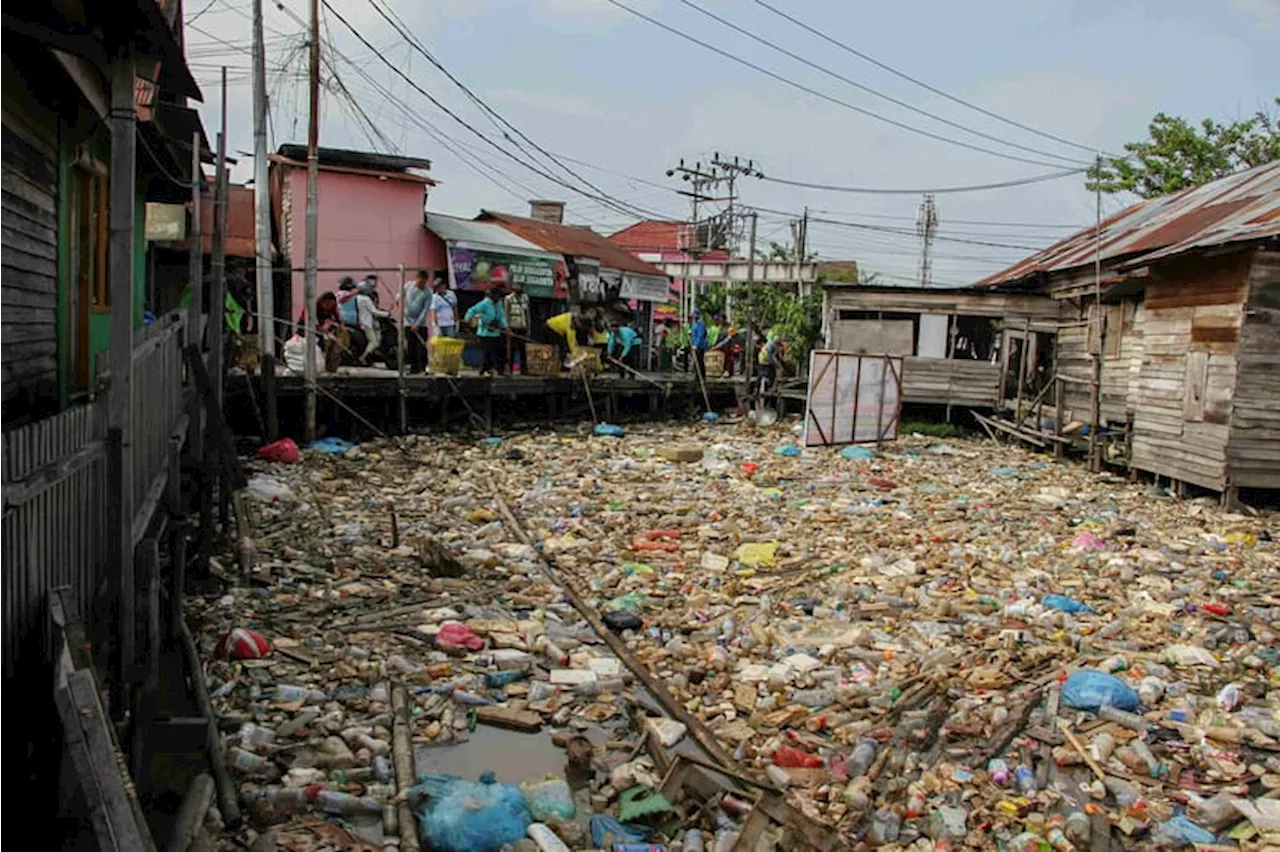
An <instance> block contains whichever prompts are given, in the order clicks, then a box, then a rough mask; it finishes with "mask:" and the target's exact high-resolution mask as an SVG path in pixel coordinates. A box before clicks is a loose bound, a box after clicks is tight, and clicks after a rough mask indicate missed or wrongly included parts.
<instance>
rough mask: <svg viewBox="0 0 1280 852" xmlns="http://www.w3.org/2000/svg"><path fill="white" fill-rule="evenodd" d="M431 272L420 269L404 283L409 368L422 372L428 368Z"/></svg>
mask: <svg viewBox="0 0 1280 852" xmlns="http://www.w3.org/2000/svg"><path fill="white" fill-rule="evenodd" d="M431 290H432V288H431V274H430V273H429V272H427V270H425V269H419V270H418V277H417V278H415V279H413V280H412V281H410V282H409V283H407V284H405V285H404V292H403V293H401V294H400V298H401V299H403V300H404V301H403V308H402V309H403V310H404V346H405V355H406V361H407V362H408V370H409V372H410V373H421V372H423V371H424V370H426V369H427V344H426V340H427V308H428V306H430V304H431V297H432V295H433V294H432V292H431Z"/></svg>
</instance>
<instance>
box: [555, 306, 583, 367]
mask: <svg viewBox="0 0 1280 852" xmlns="http://www.w3.org/2000/svg"><path fill="white" fill-rule="evenodd" d="M592 317H593V312H592V311H591V310H590V309H588V310H587V311H585V312H584V313H581V314H575V313H574V312H573V311H565V312H564V313H559V314H555V315H554V316H552V317H550V318H549V319H548V320H547V322H546V325H545V329H546V330H545V334H544V339H545V340H546V341H547V342H548V343H551V344H553V345H554V346H555V347H556V348H558V349H559V350H560V360H561V361H562V362H563V361H565V360H566V359H569V360H571V359H573V358H575V357H577V355H578V349H579V347H582V346H587V345H589V344H590V342H591V327H592V323H593V319H592Z"/></svg>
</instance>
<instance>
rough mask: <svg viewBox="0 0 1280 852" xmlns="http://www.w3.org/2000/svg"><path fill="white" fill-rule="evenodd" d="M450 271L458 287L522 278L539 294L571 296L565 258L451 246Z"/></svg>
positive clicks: (533, 293)
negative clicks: (557, 258) (558, 258)
mask: <svg viewBox="0 0 1280 852" xmlns="http://www.w3.org/2000/svg"><path fill="white" fill-rule="evenodd" d="M449 273H450V277H451V278H452V279H453V286H454V289H457V290H481V291H483V290H488V289H489V288H490V287H493V286H501V287H506V286H508V285H510V284H511V283H512V282H515V281H519V282H520V283H521V284H523V285H524V289H525V292H526V293H528V294H529V295H530V296H536V297H540V298H555V299H567V298H569V267H568V265H567V264H565V262H564V261H563V260H552V259H551V258H546V257H528V256H522V255H517V254H505V253H501V252H490V251H480V250H478V249H467V248H458V247H457V246H449Z"/></svg>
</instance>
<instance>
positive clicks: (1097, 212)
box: [1089, 153, 1106, 473]
mask: <svg viewBox="0 0 1280 852" xmlns="http://www.w3.org/2000/svg"><path fill="white" fill-rule="evenodd" d="M1094 175H1095V181H1094V188H1093V189H1094V229H1093V311H1094V316H1095V317H1096V321H1097V323H1098V343H1097V347H1098V348H1097V349H1096V350H1095V351H1093V352H1091V353H1090V355H1091V356H1092V359H1093V363H1092V364H1091V365H1090V366H1091V367H1092V373H1093V375H1092V376H1091V381H1090V390H1091V391H1092V393H1091V394H1090V395H1091V396H1092V397H1093V399H1092V400H1091V403H1092V404H1091V406H1090V411H1089V467H1090V469H1092V470H1093V471H1094V472H1095V473H1097V472H1098V471H1100V470H1102V455H1101V446H1100V445H1099V443H1098V430H1099V429H1101V428H1102V351H1103V348H1104V346H1105V344H1104V343H1103V340H1102V336H1103V334H1105V333H1106V330H1105V328H1104V327H1103V320H1102V154H1101V153H1099V154H1098V155H1097V157H1096V159H1095V160H1094ZM1089 331H1090V337H1092V336H1093V335H1092V332H1093V328H1092V324H1090V328H1089Z"/></svg>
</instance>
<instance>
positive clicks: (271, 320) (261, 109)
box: [253, 0, 280, 441]
mask: <svg viewBox="0 0 1280 852" xmlns="http://www.w3.org/2000/svg"><path fill="white" fill-rule="evenodd" d="M266 56H267V54H266V49H265V47H264V45H263V40H262V0H253V244H254V251H253V253H254V257H255V259H256V264H255V270H256V274H255V276H254V278H255V279H256V280H257V285H258V349H259V350H260V352H261V357H260V359H259V361H258V377H259V380H260V382H261V384H262V395H263V396H264V397H265V398H266V408H267V415H266V421H267V422H266V430H265V431H266V439H267V440H268V441H274V440H275V439H276V437H277V435H278V433H279V430H280V423H279V414H278V412H277V409H276V381H275V380H276V329H275V316H276V307H275V287H274V280H273V277H272V272H271V194H270V192H269V191H268V189H269V184H270V175H269V170H268V165H267V72H266V61H267V60H266Z"/></svg>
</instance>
